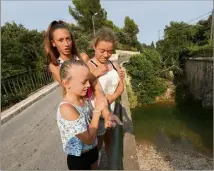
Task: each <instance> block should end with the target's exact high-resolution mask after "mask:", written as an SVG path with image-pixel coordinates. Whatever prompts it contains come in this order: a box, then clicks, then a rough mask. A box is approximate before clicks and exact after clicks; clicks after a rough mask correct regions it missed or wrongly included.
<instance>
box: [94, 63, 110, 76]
mask: <svg viewBox="0 0 214 171" xmlns="http://www.w3.org/2000/svg"><path fill="white" fill-rule="evenodd" d="M107 71H108V66H107V65H106V64H102V65H99V66H98V67H97V68H96V69H95V70H94V75H95V77H99V76H101V75H103V74H105V73H106V72H107Z"/></svg>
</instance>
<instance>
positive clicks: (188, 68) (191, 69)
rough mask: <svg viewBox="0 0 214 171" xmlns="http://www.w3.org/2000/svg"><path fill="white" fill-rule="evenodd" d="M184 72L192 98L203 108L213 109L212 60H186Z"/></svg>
mask: <svg viewBox="0 0 214 171" xmlns="http://www.w3.org/2000/svg"><path fill="white" fill-rule="evenodd" d="M184 72H185V76H186V81H187V83H188V85H189V90H190V93H191V94H192V95H193V97H194V98H195V99H197V100H201V101H202V106H203V107H206V108H211V107H213V58H188V59H186V61H185V67H184Z"/></svg>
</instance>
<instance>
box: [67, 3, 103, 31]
mask: <svg viewBox="0 0 214 171" xmlns="http://www.w3.org/2000/svg"><path fill="white" fill-rule="evenodd" d="M72 2H73V4H74V7H72V6H69V13H70V14H71V16H72V17H73V18H74V19H75V20H76V21H77V23H78V24H79V26H80V27H82V28H84V30H85V31H86V32H88V33H91V32H92V30H93V24H92V16H93V15H94V14H95V13H97V15H96V16H95V17H94V26H95V28H96V29H98V28H101V26H102V25H103V24H104V21H105V20H106V17H107V13H106V11H105V10H104V9H103V8H102V7H101V4H100V1H99V0H72Z"/></svg>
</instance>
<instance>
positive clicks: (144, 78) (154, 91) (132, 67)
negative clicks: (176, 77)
mask: <svg viewBox="0 0 214 171" xmlns="http://www.w3.org/2000/svg"><path fill="white" fill-rule="evenodd" d="M159 58H160V56H159V54H158V53H157V51H155V50H153V49H144V52H143V53H142V54H139V55H134V56H133V57H131V58H130V61H129V62H128V63H127V64H125V67H126V70H127V72H128V74H129V75H130V76H131V84H132V89H133V91H134V93H135V94H136V96H137V99H138V102H139V103H140V104H149V103H153V102H155V97H156V96H159V95H161V94H162V93H164V92H165V91H166V85H165V82H164V81H163V79H161V78H159V76H160V73H161V70H162V66H161V62H160V60H159Z"/></svg>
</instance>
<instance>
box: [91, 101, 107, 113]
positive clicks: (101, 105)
mask: <svg viewBox="0 0 214 171" xmlns="http://www.w3.org/2000/svg"><path fill="white" fill-rule="evenodd" d="M94 101H95V109H96V110H98V111H102V110H103V109H104V107H105V106H106V105H107V104H106V99H105V98H96V99H94Z"/></svg>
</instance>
